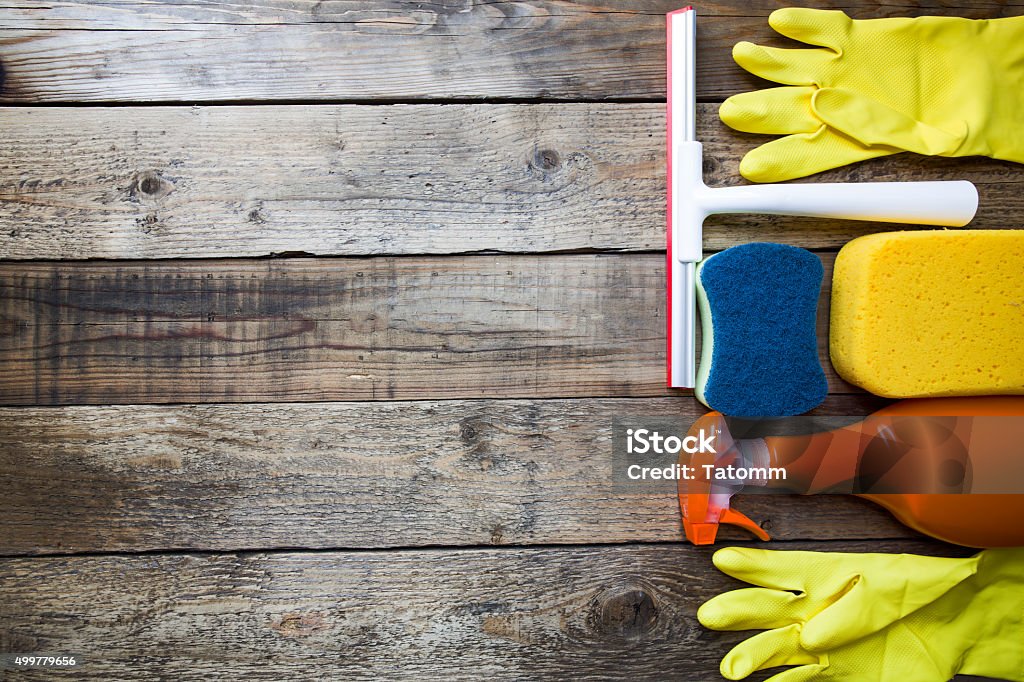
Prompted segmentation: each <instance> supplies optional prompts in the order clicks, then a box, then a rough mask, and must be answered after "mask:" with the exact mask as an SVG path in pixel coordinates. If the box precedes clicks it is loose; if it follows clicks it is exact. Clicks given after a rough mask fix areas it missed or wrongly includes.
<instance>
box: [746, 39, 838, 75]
mask: <svg viewBox="0 0 1024 682" xmlns="http://www.w3.org/2000/svg"><path fill="white" fill-rule="evenodd" d="M835 56H836V55H835V53H834V52H832V51H830V50H826V49H821V48H815V49H799V50H788V49H782V48H779V47H765V46H763V45H755V44H753V43H748V42H745V41H744V42H740V43H736V45H735V46H733V48H732V58H733V59H734V60H736V63H737V64H739V65H740V66H741V67H743V68H744V69H746V70H747V71H749V72H750V73H752V74H754V75H755V76H760V77H761V78H766V79H767V80H770V81H775V82H776V83H783V84H784V85H818V86H821V85H822V84H821V83H820V82H819V81H820V79H821V77H822V75H823V74H824V72H825V69H826V66H827V65H828V63H829V62H830V61H831V60H832V59H834V58H835Z"/></svg>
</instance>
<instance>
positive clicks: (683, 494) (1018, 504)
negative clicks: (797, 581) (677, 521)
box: [679, 396, 1024, 547]
mask: <svg viewBox="0 0 1024 682" xmlns="http://www.w3.org/2000/svg"><path fill="white" fill-rule="evenodd" d="M1008 416H1024V396H1012V397H1011V396H1006V397H1002V396H999V397H971V398H930V399H921V400H903V401H900V402H897V403H894V404H892V405H889V406H887V407H885V408H883V409H882V410H879V411H878V412H876V413H875V414H873V415H872V416H871V417H868V418H866V419H864V420H862V421H860V422H857V423H855V424H851V425H848V426H843V427H841V428H837V429H833V430H831V431H823V432H819V433H813V434H810V435H800V436H767V437H764V438H747V439H735V438H733V437H732V434H731V433H730V431H729V427H728V425H727V423H726V419H725V417H724V416H723V415H721V414H720V413H717V412H711V413H708V414H706V415H704V416H703V417H701V418H700V419H698V420H697V421H696V422H695V423H694V424H693V426H692V427H691V428H690V433H691V434H697V433H699V432H700V431H701V430H703V431H704V433H705V434H707V433H712V434H713V435H714V439H715V443H716V447H715V452H714V453H698V454H696V455H692V456H691V455H688V454H684V455H683V456H684V457H685V458H686V461H685V463H686V464H688V465H689V467H691V471H693V472H694V475H693V476H692V477H691V478H689V479H688V480H687V479H680V481H679V504H680V508H681V510H682V513H683V528H684V530H685V532H686V537H687V538H688V539H689V540H690V541H691V542H693V543H694V544H697V545H707V544H712V543H714V541H715V535H716V534H717V532H718V526H719V524H721V523H727V524H731V525H735V526H739V527H741V528H744V529H746V530H748V531H750V532H751V533H753V534H754V535H756V536H757V537H758V538H760V539H761V540H768V539H769V537H768V534H767V533H766V532H765V531H764V529H762V528H761V527H760V526H759V525H758V524H757V523H755V522H754V521H753V520H752V519H750V518H748V517H747V516H746V515H744V514H743V513H742V512H740V511H738V510H736V509H733V508H731V507H730V499H731V497H732V496H733V495H734V494H736V493H738V492H740V491H742V490H747V491H750V490H751V489H752V488H755V487H761V488H764V489H771V490H778V491H789V492H799V493H805V494H815V493H838V492H852V493H853V494H856V495H857V496H858V497H863V498H865V499H868V500H871V501H872V502H875V503H877V504H880V505H881V506H883V507H885V508H886V509H888V510H889V511H890V512H891V513H892V514H893V515H894V516H895V517H896V518H897V519H898V520H899V521H900V522H902V523H903V524H905V525H907V526H909V527H911V528H914V529H915V530H918V531H920V532H922V533H924V534H926V535H930V536H931V537H934V538H938V539H939V540H944V541H946V542H951V543H954V544H958V545H965V546H968V547H1014V546H1024V523H1021V519H1024V494H1006V493H1003V494H1000V493H995V492H988V491H992V490H1000V491H1002V490H1005V489H1007V488H1011V487H1012V486H1013V484H1014V483H1015V482H1016V483H1019V482H1021V481H1024V419H1014V420H1007V419H992V418H991V417H1008ZM1018 432H1019V433H1018ZM681 463H684V462H683V461H682V459H681ZM723 472H724V473H725V474H726V475H724V476H723V475H722V474H723ZM778 472H784V476H778V475H772V474H773V473H778ZM979 491H985V492H979Z"/></svg>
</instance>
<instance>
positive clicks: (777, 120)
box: [718, 86, 821, 135]
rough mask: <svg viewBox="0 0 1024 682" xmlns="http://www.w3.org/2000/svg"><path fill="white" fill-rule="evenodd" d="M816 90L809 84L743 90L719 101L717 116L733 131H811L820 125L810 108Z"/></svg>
mask: <svg viewBox="0 0 1024 682" xmlns="http://www.w3.org/2000/svg"><path fill="white" fill-rule="evenodd" d="M817 91H818V89H817V88H815V87H812V86H787V87H782V88H768V89H766V90H757V91H755V92H744V93H743V94H740V95H733V96H732V97H730V98H729V99H727V100H725V101H724V102H722V106H720V107H719V108H718V117H719V118H720V119H722V122H723V123H725V125H727V126H729V127H730V128H732V129H733V130H739V131H741V132H744V133H761V134H763V135H792V134H793V133H813V132H814V131H816V130H818V128H820V127H821V121H820V120H819V119H818V118H817V117H815V115H814V110H813V109H812V108H811V99H812V97H813V96H814V93H815V92H817Z"/></svg>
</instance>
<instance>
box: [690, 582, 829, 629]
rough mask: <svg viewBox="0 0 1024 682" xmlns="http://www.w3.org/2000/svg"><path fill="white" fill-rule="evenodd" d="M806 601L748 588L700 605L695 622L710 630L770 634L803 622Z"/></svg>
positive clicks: (762, 589) (761, 589)
mask: <svg viewBox="0 0 1024 682" xmlns="http://www.w3.org/2000/svg"><path fill="white" fill-rule="evenodd" d="M806 601H807V600H806V599H804V597H803V596H802V595H798V594H793V593H792V592H787V591H785V590H772V589H768V588H764V587H749V588H746V589H742V590H733V591H732V592H726V593H725V594H720V595H718V596H717V597H713V598H712V599H709V600H708V601H706V602H704V603H703V604H701V606H700V608H699V609H697V620H699V621H700V624H701V625H703V626H704V627H706V628H710V629H711V630H771V629H773V628H781V627H785V626H787V625H792V624H793V623H802V622H803V621H805V620H806V619H807V617H809V614H807V613H806V610H807V606H806Z"/></svg>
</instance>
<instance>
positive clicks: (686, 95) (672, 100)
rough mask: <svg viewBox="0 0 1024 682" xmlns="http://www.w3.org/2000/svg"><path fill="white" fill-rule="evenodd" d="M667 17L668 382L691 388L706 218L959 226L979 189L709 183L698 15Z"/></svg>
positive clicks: (959, 183)
mask: <svg viewBox="0 0 1024 682" xmlns="http://www.w3.org/2000/svg"><path fill="white" fill-rule="evenodd" d="M667 18H668V22H667V23H668V26H667V28H668V111H667V117H666V118H667V123H668V174H667V182H668V263H667V266H668V272H667V276H668V385H669V386H672V387H679V388H693V387H694V384H695V379H696V357H695V356H696V341H695V339H694V334H695V332H696V318H697V288H696V270H697V263H698V262H699V261H700V260H701V258H702V250H703V249H702V239H703V229H704V219H705V218H706V217H708V216H709V215H714V214H718V213H764V214H770V215H790V216H810V217H817V218H845V219H849V220H871V221H876V222H895V223H916V224H919V225H941V226H946V227H961V226H963V225H966V224H967V223H969V222H970V221H971V219H972V218H973V217H974V213H975V211H977V209H978V191H977V190H976V189H975V187H974V185H973V184H971V183H970V182H967V181H965V180H954V181H941V182H864V183H802V184H779V185H742V186H736V187H714V188H712V187H708V186H707V185H705V184H704V177H703V173H702V169H701V164H702V161H703V148H702V147H701V144H700V142H698V141H697V131H696V118H697V117H696V113H697V94H696V88H695V85H696V62H697V59H696V52H697V12H696V10H694V9H693V7H684V8H683V9H680V10H676V11H674V12H669V13H668V15H667Z"/></svg>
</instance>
